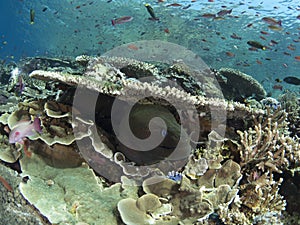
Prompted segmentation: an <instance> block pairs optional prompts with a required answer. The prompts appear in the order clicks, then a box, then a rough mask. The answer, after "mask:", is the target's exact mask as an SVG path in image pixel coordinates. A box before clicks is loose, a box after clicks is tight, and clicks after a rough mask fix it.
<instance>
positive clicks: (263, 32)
mask: <svg viewBox="0 0 300 225" xmlns="http://www.w3.org/2000/svg"><path fill="white" fill-rule="evenodd" d="M260 33H261V34H264V35H268V34H269V33H268V32H267V31H263V30H262V31H261V32H260Z"/></svg>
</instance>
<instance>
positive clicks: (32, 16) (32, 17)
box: [30, 9, 35, 24]
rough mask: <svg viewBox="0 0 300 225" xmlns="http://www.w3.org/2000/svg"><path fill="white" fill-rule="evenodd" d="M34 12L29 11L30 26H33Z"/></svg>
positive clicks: (32, 10)
mask: <svg viewBox="0 0 300 225" xmlns="http://www.w3.org/2000/svg"><path fill="white" fill-rule="evenodd" d="M34 18H35V11H34V9H30V24H34Z"/></svg>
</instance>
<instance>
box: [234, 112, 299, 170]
mask: <svg viewBox="0 0 300 225" xmlns="http://www.w3.org/2000/svg"><path fill="white" fill-rule="evenodd" d="M254 121H255V126H254V129H252V128H250V129H249V130H248V131H244V132H242V131H238V133H239V135H240V137H241V145H239V147H238V151H239V153H240V165H241V166H242V167H243V168H246V169H247V168H248V169H249V168H252V169H253V168H256V169H257V170H259V171H261V172H266V171H268V172H270V173H272V172H277V173H282V169H283V168H287V167H288V166H290V165H293V164H297V163H298V162H299V157H300V153H299V151H300V149H299V146H300V143H299V141H298V140H296V139H293V138H291V137H290V136H289V133H288V132H287V131H286V127H287V124H286V113H285V112H284V111H282V110H280V109H277V110H276V111H275V112H274V113H273V114H272V115H271V114H270V111H269V114H268V116H267V117H266V118H262V117H261V118H259V119H258V120H257V119H255V120H254Z"/></svg>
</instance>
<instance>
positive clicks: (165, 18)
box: [0, 0, 300, 96]
mask: <svg viewBox="0 0 300 225" xmlns="http://www.w3.org/2000/svg"><path fill="white" fill-rule="evenodd" d="M174 2H175V1H167V0H166V1H164V2H163V3H158V1H154V0H152V1H148V2H147V3H149V4H151V6H152V7H153V9H154V11H155V13H156V16H157V17H159V19H160V20H159V21H151V20H148V18H149V17H150V15H149V14H148V12H147V10H146V8H145V7H144V4H145V3H146V2H144V1H137V0H135V1H134V0H128V1H126V0H119V1H117V0H112V1H111V2H107V0H105V1H104V0H88V1H82V0H41V1H32V0H2V1H1V2H0V8H1V13H0V16H1V25H0V26H1V29H0V38H1V43H0V58H1V59H2V60H7V61H9V60H15V61H18V60H19V59H20V58H22V57H28V56H51V57H53V56H54V57H61V56H77V55H80V54H88V55H100V54H103V53H104V52H106V51H108V50H110V49H112V48H113V47H115V46H118V45H121V44H124V43H129V42H133V41H138V40H153V39H159V40H164V41H169V42H173V43H176V44H180V45H183V46H185V47H187V48H189V49H191V50H192V51H194V52H195V53H197V54H199V55H200V56H201V57H202V59H203V60H204V61H205V62H206V63H207V64H208V65H209V66H210V67H212V68H220V67H232V68H236V69H239V70H241V71H242V72H245V73H247V74H249V75H251V76H253V77H254V78H256V79H257V80H259V81H260V82H262V83H263V85H264V87H265V88H266V90H267V91H268V92H272V94H273V95H274V96H276V95H278V94H280V93H281V92H282V91H284V90H285V89H289V90H294V91H297V92H298V91H299V87H298V86H294V85H290V84H285V83H280V85H282V86H283V90H276V89H274V88H273V86H274V85H279V84H278V83H277V82H276V81H275V79H276V78H279V79H283V78H284V77H286V76H297V77H300V72H299V71H300V61H298V60H296V59H295V57H296V56H300V46H299V45H300V19H297V16H298V15H300V2H299V1H297V0H289V1H282V0H281V1H280V0H267V1H265V0H264V1H262V0H261V1H226V0H215V1H214V2H208V0H198V1H196V2H194V3H193V2H191V1H176V3H180V4H182V6H181V7H172V6H171V7H167V5H168V4H171V3H174ZM189 4H191V6H190V7H189V8H188V9H183V7H184V6H188V5H189ZM30 9H34V10H35V14H36V15H35V22H34V24H30V18H29V14H30V13H29V11H30ZM222 9H233V11H232V13H231V14H230V15H226V16H224V18H225V19H223V20H213V19H209V18H203V17H202V16H201V15H202V14H204V13H217V12H219V11H220V10H222ZM122 16H132V17H133V20H132V21H131V22H128V23H124V24H118V25H116V26H112V25H111V20H112V19H116V18H119V17H122ZM264 16H269V17H273V18H274V19H276V20H282V30H281V31H274V30H271V29H269V28H268V25H269V24H267V23H265V22H263V21H262V20H261V19H262V18H263V17H264ZM249 24H252V26H250V27H247V25H249ZM166 29H168V31H169V33H167V32H166ZM261 31H266V32H268V34H267V35H264V34H261ZM234 33H235V34H236V35H237V36H239V37H240V38H241V39H240V40H239V39H234V38H232V37H231V36H232V35H233V34H234ZM262 38H264V39H265V40H263V39H262ZM249 40H254V41H258V42H260V43H261V44H263V45H265V46H267V47H269V48H268V49H267V50H265V51H262V50H258V51H250V50H248V48H249V47H250V46H249V45H247V41H249ZM271 40H274V41H276V42H278V44H275V45H271ZM231 53H232V54H234V56H229V55H228V54H231ZM232 54H231V55H232Z"/></svg>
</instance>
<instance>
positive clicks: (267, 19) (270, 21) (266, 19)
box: [261, 17, 281, 26]
mask: <svg viewBox="0 0 300 225" xmlns="http://www.w3.org/2000/svg"><path fill="white" fill-rule="evenodd" d="M261 20H262V21H264V22H266V23H268V24H270V25H279V26H281V20H275V19H274V18H272V17H263V18H262V19H261Z"/></svg>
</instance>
